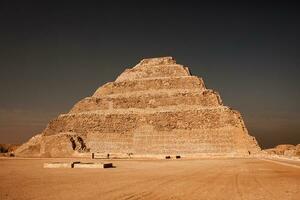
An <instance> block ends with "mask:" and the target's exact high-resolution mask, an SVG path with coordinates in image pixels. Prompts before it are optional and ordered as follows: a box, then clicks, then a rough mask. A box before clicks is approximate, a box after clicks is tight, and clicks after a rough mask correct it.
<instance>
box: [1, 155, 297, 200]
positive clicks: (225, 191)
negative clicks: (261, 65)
mask: <svg viewBox="0 0 300 200" xmlns="http://www.w3.org/2000/svg"><path fill="white" fill-rule="evenodd" d="M77 160H81V161H91V160H83V159H21V158H13V159H10V158H2V159H0V167H1V170H0V199H1V200H4V199H5V200H6V199H16V200H20V199H30V200H32V199H64V200H68V199H70V200H76V199H151V200H152V199H205V200H207V199H226V200H228V199H242V200H246V199H272V200H275V199H280V200H283V199H284V200H289V199H295V200H296V199H297V200H298V199H300V168H299V165H298V166H297V164H295V163H292V164H291V163H284V164H286V165H283V164H279V163H277V162H271V161H265V160H259V159H254V158H253V159H201V160H200V159H198V160H188V159H181V160H109V161H108V160H106V161H108V162H113V164H114V165H115V166H116V167H115V168H109V169H44V168H43V163H44V162H57V161H77ZM93 161H100V160H93ZM101 161H103V160H101Z"/></svg>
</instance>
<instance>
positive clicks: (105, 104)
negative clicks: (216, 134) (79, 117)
mask: <svg viewBox="0 0 300 200" xmlns="http://www.w3.org/2000/svg"><path fill="white" fill-rule="evenodd" d="M176 105H177V106H179V105H187V106H189V105H198V106H200V107H216V106H220V105H222V102H221V98H220V96H219V94H218V93H216V92H215V91H213V90H204V91H201V90H178V89H174V90H166V91H162V90H158V91H156V92H151V93H145V92H134V93H126V94H119V95H114V96H113V95H111V96H110V95H108V96H103V97H102V98H99V97H88V98H85V99H83V100H81V101H79V102H78V103H77V104H75V106H74V107H73V108H72V110H71V111H70V113H79V112H88V111H95V110H111V109H129V108H140V109H141V108H144V109H151V108H158V107H161V108H162V109H163V107H164V106H176Z"/></svg>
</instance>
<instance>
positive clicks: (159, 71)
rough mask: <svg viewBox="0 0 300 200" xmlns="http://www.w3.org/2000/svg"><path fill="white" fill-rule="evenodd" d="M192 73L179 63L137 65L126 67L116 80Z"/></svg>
mask: <svg viewBox="0 0 300 200" xmlns="http://www.w3.org/2000/svg"><path fill="white" fill-rule="evenodd" d="M190 75H191V74H190V72H189V70H188V68H186V67H183V66H182V65H178V64H165V65H137V66H135V67H134V68H132V69H126V70H125V72H123V73H122V74H121V75H120V76H119V77H118V78H117V79H116V81H117V82H119V81H129V80H138V79H145V78H164V77H168V78H170V77H180V76H190Z"/></svg>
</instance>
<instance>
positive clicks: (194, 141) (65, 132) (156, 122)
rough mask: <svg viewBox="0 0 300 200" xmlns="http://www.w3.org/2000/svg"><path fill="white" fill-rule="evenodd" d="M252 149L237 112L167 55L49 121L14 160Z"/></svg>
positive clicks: (139, 66)
mask: <svg viewBox="0 0 300 200" xmlns="http://www.w3.org/2000/svg"><path fill="white" fill-rule="evenodd" d="M259 151H260V147H259V146H258V144H257V142H256V140H255V138H254V137H252V136H250V135H249V134H248V131H247V129H246V127H245V124H244V122H243V119H242V117H241V115H240V113H239V112H238V111H235V110H232V109H231V108H229V107H227V106H224V105H223V104H222V100H221V98H220V96H219V94H218V93H217V92H216V91H214V90H211V89H207V88H206V87H205V84H204V82H203V80H202V78H199V77H196V76H192V75H191V73H190V72H189V69H188V68H187V67H184V66H183V65H180V64H177V63H176V61H175V60H174V59H173V58H172V57H161V58H150V59H143V60H142V61H141V62H140V63H138V64H137V65H136V66H135V67H133V68H131V69H126V70H125V71H124V72H123V73H122V74H121V75H120V76H119V77H117V79H116V80H115V81H114V82H109V83H106V84H105V85H103V86H101V87H100V88H99V89H97V90H96V92H95V93H94V94H93V95H92V96H91V97H87V98H84V99H82V100H81V101H79V102H78V103H76V104H75V105H74V107H73V108H72V109H71V110H70V112H69V113H67V114H61V115H59V116H58V117H57V118H56V119H54V120H52V121H50V123H49V124H48V126H47V127H46V129H45V130H44V131H43V132H42V133H41V134H39V135H36V136H34V137H33V138H31V139H30V140H29V141H28V142H27V143H25V144H23V145H22V146H21V147H20V148H19V149H18V150H17V151H16V154H17V155H18V156H37V157H69V156H79V155H81V154H84V153H88V152H90V153H91V152H98V153H108V154H109V153H119V154H131V155H136V156H150V157H151V156H159V155H173V154H176V155H184V156H197V155H199V156H203V155H204V156H215V155H216V156H222V155H224V156H248V155H250V154H255V153H258V152H259Z"/></svg>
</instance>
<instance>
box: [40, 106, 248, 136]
mask: <svg viewBox="0 0 300 200" xmlns="http://www.w3.org/2000/svg"><path fill="white" fill-rule="evenodd" d="M141 123H146V124H150V125H152V126H154V128H155V129H156V130H158V131H170V130H172V129H198V128H199V129H201V128H203V129H209V128H222V127H226V126H235V127H239V128H244V126H243V124H242V123H241V117H240V115H239V114H238V113H237V112H235V111H233V110H231V109H229V108H227V107H224V106H219V107H216V108H200V107H198V106H189V107H187V106H183V107H179V106H176V107H165V108H164V109H163V110H162V109H160V108H156V109H149V110H145V109H115V110H108V111H90V112H83V113H77V114H76V113H75V114H64V115H60V116H59V117H58V118H57V119H55V120H53V121H51V122H50V123H49V124H48V127H47V128H46V130H45V131H44V134H45V135H51V134H58V133H60V132H66V131H71V132H77V133H87V132H93V131H97V132H103V133H126V132H130V131H132V130H133V129H135V128H137V127H138V126H139V125H140V124H141Z"/></svg>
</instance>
